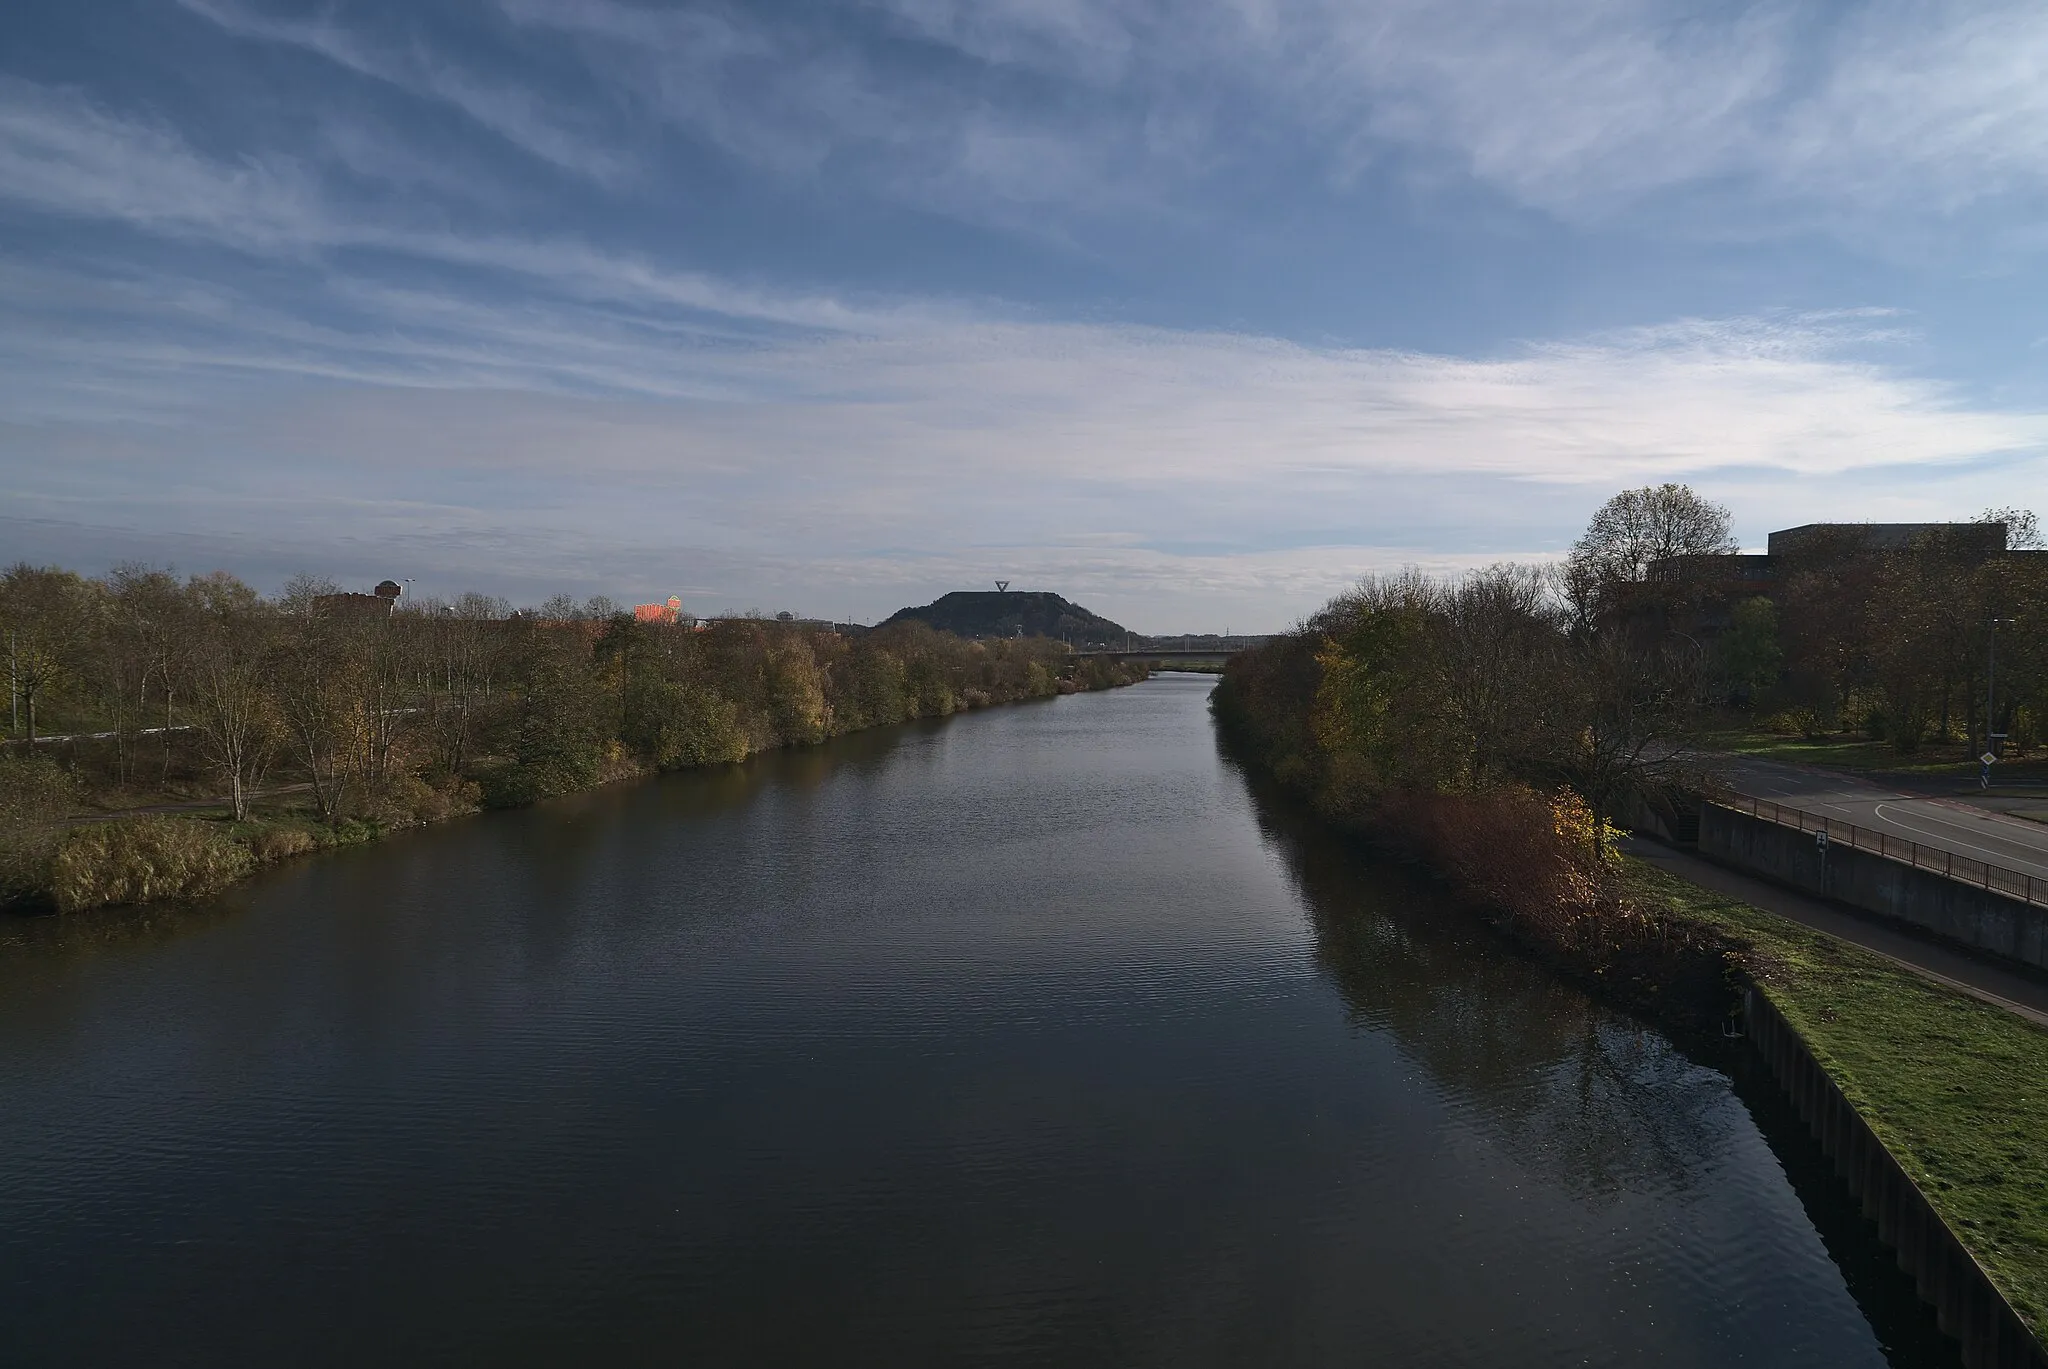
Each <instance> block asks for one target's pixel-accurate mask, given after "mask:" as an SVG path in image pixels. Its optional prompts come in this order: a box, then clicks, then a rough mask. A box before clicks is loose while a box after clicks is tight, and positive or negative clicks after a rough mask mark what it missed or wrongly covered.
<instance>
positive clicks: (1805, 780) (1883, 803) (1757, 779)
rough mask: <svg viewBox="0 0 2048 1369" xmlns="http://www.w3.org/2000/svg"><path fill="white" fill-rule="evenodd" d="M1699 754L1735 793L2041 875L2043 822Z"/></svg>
mask: <svg viewBox="0 0 2048 1369" xmlns="http://www.w3.org/2000/svg"><path fill="white" fill-rule="evenodd" d="M1705 759H1708V760H1710V761H1711V762H1712V763H1713V764H1714V765H1715V766H1716V767H1717V768H1718V769H1720V770H1721V772H1722V773H1723V775H1724V776H1725V777H1726V779H1727V782H1728V786H1729V788H1731V789H1733V790H1735V791H1736V792H1737V793H1740V794H1748V795H1751V796H1753V797H1755V798H1760V799H1770V800H1772V801H1774V802H1777V803H1782V804H1785V805H1787V806H1788V807H1792V808H1803V809H1805V810H1806V811H1807V812H1809V813H1820V814H1823V815H1825V816H1827V817H1831V818H1835V819H1838V820H1840V821H1842V822H1850V823H1854V824H1855V825H1856V826H1858V827H1867V828H1870V829H1871V830H1872V831H1878V832H1883V833H1885V834H1886V835H1887V836H1894V837H1904V838H1905V839H1906V840H1908V841H1917V842H1919V843H1920V844H1921V845H1922V846H1931V847H1934V848H1935V849H1937V850H1942V851H1952V852H1954V853H1955V854H1956V855H1959V856H1968V857H1969V858H1970V859H1971V860H1982V861H1989V862H1990V863H1991V864H1993V865H2003V866H2004V867H2005V868H2007V869H2008V870H2018V871H2020V872H2021V873H2023V874H2029V875H2033V876H2035V877H2036V878H2041V879H2048V824H2043V823H2038V822H2030V821H2028V820H2027V819H2025V818H2013V817H2007V816H2005V815H2004V814H2002V813H1994V812H1989V811H1986V810H1985V809H1982V808H1978V807H1974V806H1972V805H1970V804H1966V803H1961V802H1958V801H1957V800H1954V799H1947V798H1938V797H1932V796H1929V795H1926V794H1909V793H1906V792H1904V791H1902V790H1899V789H1894V788H1890V787H1887V786H1885V785H1883V784H1878V783H1873V782H1871V781H1869V780H1862V779H1857V778H1855V777H1854V776H1851V775H1845V774H1843V773H1841V772H1840V771H1837V770H1818V769H1814V768H1813V767H1811V766H1804V765H1787V764H1784V763H1783V762H1780V761H1766V760H1758V759H1756V758H1754V757H1751V756H1729V755H1714V756H1711V757H1707V758H1705Z"/></svg>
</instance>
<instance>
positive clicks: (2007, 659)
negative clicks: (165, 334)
mask: <svg viewBox="0 0 2048 1369" xmlns="http://www.w3.org/2000/svg"><path fill="white" fill-rule="evenodd" d="M1979 521H1980V523H1981V522H2000V523H2004V524H2006V525H2007V540H2008V542H2009V543H2014V544H2017V545H2019V546H2022V547H2024V546H2027V545H2029V544H2031V543H2032V542H2033V541H2034V540H2035V526H2034V520H2033V517H2032V515H2030V514H2027V513H2025V512H2023V511H2013V510H2005V511H1993V512H1990V513H1987V514H1986V515H1985V516H1984V518H1983V519H1981V520H1979ZM1729 528H1730V518H1729V513H1728V511H1727V510H1726V509H1725V508H1722V507H1720V506H1718V505H1715V504H1713V503H1712V502H1710V501H1708V500H1705V499H1703V498H1701V497H1700V496H1698V495H1697V494H1696V493H1695V492H1693V491H1692V490H1690V489H1688V488H1686V487H1684V486H1680V485H1665V486H1660V487H1650V488H1644V489H1639V490H1630V491H1625V492H1623V493H1622V494H1619V495H1617V496H1615V497H1614V498H1613V499H1611V500H1609V501H1608V502H1607V504H1605V505H1604V506H1603V507H1602V508H1601V509H1600V510H1599V511H1598V512H1597V513H1596V514H1595V516H1594V518H1593V519H1592V521H1591V523H1590V524H1589V526H1588V527H1587V530H1586V532H1585V534H1584V536H1582V537H1581V538H1580V539H1579V540H1578V542H1577V543H1576V544H1575V545H1574V547H1573V550H1572V553H1571V555H1570V556H1569V557H1568V558H1567V559H1566V560H1565V561H1564V562H1562V563H1561V564H1556V565H1549V566H1529V565H1510V564H1504V565H1496V566H1493V567H1490V568H1488V569H1485V570H1481V571H1477V572H1474V573H1473V574H1470V575H1467V576H1465V577H1462V578H1459V579H1444V578H1437V577H1431V576H1426V575H1423V574H1420V573H1418V572H1414V571H1410V572H1406V573H1403V574H1397V575H1391V576H1377V577H1372V578H1368V579H1367V580H1365V581H1363V582H1362V583H1361V584H1359V585H1358V586H1357V587H1356V588H1354V589H1352V590H1350V591H1348V592H1347V593H1344V594H1342V595H1339V596H1338V597H1337V598H1335V599H1334V600H1332V601H1331V602H1330V603H1329V604H1327V605H1326V606H1324V607H1323V608H1322V609H1321V610H1320V611H1318V612H1317V613H1316V614H1314V615H1313V616H1311V617H1310V618H1309V619H1307V620H1306V621H1305V622H1304V623H1302V624H1301V625H1300V626H1299V627H1297V628H1296V629H1295V630H1294V631H1292V632H1289V633H1286V634H1283V635H1281V636H1280V637H1277V638H1275V639H1273V640H1272V641H1271V642H1269V643H1268V644H1267V645H1265V646H1264V647H1262V648H1259V649H1257V650H1254V651H1250V652H1247V653H1243V654H1241V655H1239V656H1237V657H1235V658H1233V659H1232V661H1231V662H1230V664H1229V665H1228V667H1226V670H1225V674H1224V679H1223V682H1222V684H1221V686H1220V687H1219V689H1218V691H1217V696H1216V709H1217V712H1218V714H1219V717H1220V718H1221V719H1222V720H1223V721H1224V723H1225V724H1226V726H1227V728H1228V729H1229V731H1230V732H1231V734H1232V735H1233V736H1234V737H1236V738H1237V739H1238V741H1239V743H1240V744H1241V745H1244V746H1246V747H1248V748H1249V750H1250V751H1251V752H1252V754H1253V755H1254V756H1255V757H1256V758H1257V759H1258V760H1259V761H1260V762H1261V763H1263V764H1264V765H1266V766H1268V767H1270V768H1271V769H1272V770H1273V771H1274V772H1275V773H1276V774H1278V776H1279V777H1280V778H1281V779H1282V780H1284V781H1286V782H1288V783H1289V784H1290V785H1291V786H1293V787H1294V788H1296V789H1298V790H1301V791H1303V792H1305V793H1307V794H1309V795H1310V796H1311V797H1312V798H1313V800H1314V802H1315V803H1316V804H1317V805H1318V806H1319V807H1320V808H1321V809H1322V810H1323V811H1324V812H1325V813H1326V814H1328V815H1330V816H1332V817H1335V818H1337V819H1339V820H1340V821H1345V822H1351V823H1355V824H1358V825H1362V826H1366V827H1369V828H1372V829H1374V830H1377V831H1380V832H1386V833H1393V834H1395V835H1397V836H1398V837H1399V838H1400V839H1402V840H1405V841H1407V842H1410V843H1411V844H1413V845H1415V846H1417V847H1419V848H1420V849H1421V851H1422V853H1423V854H1424V855H1425V856H1426V857H1428V858H1429V859H1431V860H1432V862H1433V863H1435V864H1437V865H1438V866H1439V867H1455V868H1457V869H1459V870H1462V871H1463V874H1462V875H1461V876H1460V877H1459V878H1460V879H1461V881H1462V882H1464V883H1465V884H1467V885H1468V887H1470V888H1473V889H1474V890H1481V891H1484V894H1483V896H1484V897H1485V898H1486V899H1487V900H1488V901H1490V902H1494V903H1496V904H1497V905H1504V906H1512V907H1514V908H1519V909H1521V910H1522V915H1523V916H1525V917H1527V918H1530V919H1538V920H1540V919H1542V918H1547V917H1551V916H1555V915H1559V914H1557V912H1556V910H1557V909H1558V908H1559V907H1566V908H1570V907H1576V908H1578V909H1579V910H1580V912H1581V913H1584V912H1585V911H1586V910H1588V909H1591V908H1594V907H1596V906H1601V905H1602V898H1603V897H1606V896H1604V895H1601V894H1600V893H1599V892H1598V891H1599V889H1600V888H1601V887H1602V880H1603V878H1604V876H1603V873H1602V872H1603V870H1605V869H1607V868H1609V866H1610V865H1611V860H1610V859H1609V854H1608V853H1607V851H1606V847H1607V846H1608V845H1611V843H1609V842H1608V840H1607V838H1606V837H1604V836H1603V835H1602V833H1603V831H1606V830H1607V829H1605V828H1604V826H1603V824H1604V823H1605V822H1606V821H1607V820H1609V819H1615V818H1620V817H1624V816H1626V815H1629V814H1630V813H1631V812H1632V811H1633V806H1634V805H1637V804H1641V803H1649V804H1651V805H1652V806H1659V805H1660V804H1662V803H1663V802H1665V801H1667V800H1668V797H1669V795H1670V794H1671V793H1673V792H1674V791H1677V790H1682V789H1687V788H1694V787H1699V786H1701V785H1704V784H1706V783H1708V782H1709V781H1708V777H1707V776H1706V775H1704V774H1703V773H1701V772H1702V763H1701V762H1700V760H1699V759H1697V756H1698V753H1697V752H1696V751H1695V750H1693V749H1692V747H1691V745H1690V744H1693V743H1697V742H1699V741H1700V740H1702V738H1703V736H1704V735H1705V734H1707V733H1709V732H1710V731H1711V730H1714V729H1719V728H1726V727H1731V726H1734V727H1757V726H1778V727H1786V726H1789V727H1792V728H1793V729H1795V730H1799V731H1803V732H1806V733H1807V734H1809V735H1821V734H1825V733H1833V732H1836V731H1840V730H1854V731H1856V732H1857V733H1859V734H1860V735H1865V736H1869V737H1872V738H1878V739H1882V740H1884V741H1886V742H1888V743H1889V744H1890V745H1891V746H1893V747H1895V748H1896V749H1898V750H1899V751H1901V752H1912V751H1916V750H1920V749H1922V748H1924V747H1927V746H1931V745H1945V746H1948V747H1950V748H1952V754H1953V755H1955V756H1956V757H1957V758H1958V759H1961V758H1962V757H1963V756H1965V755H1969V754H1973V752H1974V749H1975V748H1978V747H1981V746H1982V745H1984V741H1985V734H1986V732H1987V730H1988V731H1990V732H2003V733H2007V734H2009V739H2008V740H2009V745H2010V747H2011V748H2012V749H2023V748H2027V747H2032V746H2034V745H2037V744H2038V742H2039V740H2040V727H2041V724H2042V722H2043V720H2044V704H2048V699H2044V696H2043V694H2042V689H2043V686H2044V678H2048V677H2044V670H2043V667H2044V665H2048V556H2011V555H1991V554H1986V553H1985V551H1984V547H1985V545H1986V542H1987V538H1988V536H1989V532H1988V530H1986V529H1983V528H1978V529H1974V530H1973V529H1971V528H1969V527H1968V526H1967V525H1965V526H1963V527H1958V528H1952V529H1946V530H1944V529H1936V530H1934V531H1932V532H1930V533H1929V534H1927V535H1926V536H1924V537H1922V538H1920V539H1918V540H1917V541H1915V542H1913V543H1912V544H1910V545H1906V546H1894V547H1886V546H1883V545H1879V544H1878V543H1877V541H1876V539H1874V538H1871V537H1869V536H1867V535H1865V534H1862V533H1860V532H1859V531H1858V530H1857V529H1856V528H1854V527H1844V528H1842V529H1840V530H1837V531H1833V532H1828V533H1825V534H1822V535H1817V536H1815V537H1813V538H1811V539H1809V540H1808V541H1806V542H1805V543H1803V544H1802V545H1801V546H1800V548H1799V550H1798V551H1797V553H1796V554H1788V555H1786V556H1783V557H1773V558H1772V560H1771V563H1770V565H1769V567H1768V570H1767V571H1764V572H1760V573H1765V574H1766V575H1767V579H1766V581H1765V582H1763V589H1762V591H1761V592H1755V593H1751V592H1748V591H1747V590H1745V589H1743V588H1742V587H1743V586H1745V585H1750V584H1752V583H1753V582H1752V581H1750V580H1747V579H1745V578H1744V577H1745V575H1748V574H1750V573H1751V571H1750V570H1748V569H1745V567H1746V566H1750V565H1753V563H1746V562H1736V561H1733V560H1731V559H1729V558H1730V557H1731V556H1732V555H1733V554H1734V553H1735V550H1736V545H1735V542H1734V541H1733V539H1732V538H1731V536H1730V535H1729ZM1993 631H1996V632H1997V634H1998V637H1997V650H1998V661H1999V665H1998V686H1997V694H1996V698H1995V703H1994V704H1993V706H1992V707H1993V711H1992V712H1991V713H1990V715H1989V719H1990V720H1989V722H1987V711H1986V695H1987V688H1986V686H1987V681H1986V670H1987V658H1988V655H1989V649H1990V646H1991V633H1992V632H1993ZM1788 720H1789V721H1788ZM1560 891H1563V892H1562V893H1561V892H1560ZM1560 900H1561V901H1560ZM1606 906H1608V907H1609V908H1610V911H1611V910H1612V908H1613V907H1614V906H1618V905H1615V904H1614V903H1613V900H1612V899H1611V898H1608V899H1607V905H1606Z"/></svg>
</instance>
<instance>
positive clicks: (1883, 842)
mask: <svg viewBox="0 0 2048 1369" xmlns="http://www.w3.org/2000/svg"><path fill="white" fill-rule="evenodd" d="M1709 802H1711V803H1716V804H1719V805H1720V806H1721V807H1723V808H1727V809H1730V810H1732V811H1734V812H1737V813H1747V814H1749V815H1750V816H1751V817H1753V818H1761V819H1763V820H1764V821H1765V822H1773V823H1776V824H1777V825H1778V826H1780V827H1792V828H1796V829H1797V830H1799V831H1801V832H1813V833H1815V834H1818V833H1821V832H1826V833H1827V834H1828V842H1829V844H1831V845H1832V844H1833V843H1835V842H1840V843H1842V844H1843V845H1844V846H1848V847H1850V848H1851V849H1853V850H1857V851H1868V852H1870V853H1871V854H1872V855H1876V856H1882V857H1884V858H1885V859H1886V860H1896V861H1898V862H1900V863H1901V864H1905V865H1911V866H1913V867H1915V868H1916V869H1921V870H1931V871H1933V872H1934V873H1935V874H1938V875H1942V876H1944V877H1946V878H1948V879H1953V880H1958V881H1960V882H1962V883H1964V884H1974V885H1976V886H1977V887H1978V888H1980V889H1988V890H1990V891H1991V892H1992V893H1995V894H2004V895H2005V896H2006V897H2007V898H2014V899H2018V900H2019V901H2020V902H2022V903H2032V904H2036V905H2038V906H2040V907H2044V908H2048V879H2043V878H2041V877H2040V876H2038V875H2029V874H2026V873H2024V872H2022V871H2019V870H2009V869H2007V868H2006V867H2005V866H2003V865H1993V864H1991V863H1989V862H1988V861H1982V860H1971V859H1970V858H1969V857H1968V856H1959V855H1957V854H1956V853H1955V852H1953V851H1946V850H1943V849H1942V848H1941V847H1938V846H1922V845H1921V844H1920V843H1919V842H1917V841H1909V840H1907V839H1906V838H1905V837H1895V836H1892V835H1891V834H1890V833H1887V832H1876V831H1872V830H1871V829H1870V828H1868V827H1858V826H1857V825H1856V824H1855V823H1853V822H1843V821H1842V820H1841V819H1839V818H1830V817H1826V816H1824V815H1822V814H1820V813H1809V812H1807V811H1805V810H1804V809H1801V808H1788V807H1786V806H1785V805H1784V804H1782V803H1772V802H1771V801H1770V800H1769V799H1758V798H1751V797H1750V796H1749V795H1747V794H1729V795H1726V796H1724V797H1722V798H1718V799H1711V800H1709Z"/></svg>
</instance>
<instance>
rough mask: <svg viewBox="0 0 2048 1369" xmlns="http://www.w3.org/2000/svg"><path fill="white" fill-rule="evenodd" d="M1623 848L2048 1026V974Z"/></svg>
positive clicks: (1749, 881)
mask: <svg viewBox="0 0 2048 1369" xmlns="http://www.w3.org/2000/svg"><path fill="white" fill-rule="evenodd" d="M1622 849H1623V850H1625V851H1627V852H1628V853H1629V854H1630V855H1632V856H1637V857H1640V858H1641V859H1643V860H1645V861H1648V862H1649V863H1650V864H1652V865H1655V866H1656V867H1657V868H1659V869H1660V870H1664V871H1667V872H1668V873H1670V874H1674V875H1676V876H1678V877H1679V878H1680V879H1683V880H1686V881H1688V882H1689V883H1692V884H1697V885H1699V886H1700V887H1701V888H1702V889H1711V890H1713V891H1714V892H1715V893H1717V894H1726V895H1727V896H1728V897H1730V898H1738V899H1741V900H1742V901H1743V902H1744V903H1747V904H1749V905H1751V906H1752V907H1756V908H1762V909H1763V910H1764V911H1765V912H1768V913H1776V914H1777V915H1778V916H1779V917H1782V918H1787V919H1789V920H1791V921H1793V922H1797V923H1799V924H1801V925H1802V926H1806V927H1811V928H1813V929H1814V930H1816V931H1821V932H1826V933H1828V934H1829V935H1830V936H1836V937H1840V938H1841V939H1842V940H1844V941H1847V942H1851V943H1853V944H1855V945H1858V946H1861V947H1863V948H1864V949H1865V950H1870V951H1875V952H1877V953H1878V954H1879V955H1881V956H1884V957H1885V958H1886V959H1887V960H1891V961H1895V962H1897V963H1898V964H1900V965H1903V966H1905V967H1906V968H1907V969H1909V970H1912V971H1914V972H1915V973H1916V974H1920V975H1924V976H1926V977H1927V978H1928V979H1931V980H1933V981H1935V982H1936V983H1938V984H1945V985H1947V986H1948V987H1949V988H1952V989H1956V990H1959V991H1961V992H1963V993H1966V994H1969V995H1970V996H1971V997H1973V998H1980V999H1982V1000H1984V1001H1985V1002H1986V1003H1992V1004H1996V1005H1997V1006H1998V1007H2001V1008H2004V1009H2006V1010H2007V1011H2009V1012H2013V1013H2017V1014H2018V1015H2019V1016H2021V1017H2024V1018H2026V1019H2027V1020H2028V1021H2029V1022H2032V1023H2033V1024H2034V1025H2035V1026H2038V1027H2048V976H2040V977H2036V976H2034V975H2031V974H2029V973H2027V972H2026V971H2024V970H2009V969H2006V968H2004V967H2003V966H2000V965H1995V964H1992V963H1991V962H1989V961H1986V960H1980V959H1978V958H1977V957H1976V956H1973V955H1969V954H1966V953H1965V952H1962V951H1958V950H1951V949H1950V948H1948V947H1946V946H1943V945H1939V944H1937V943H1935V942H1932V941H1926V940H1923V939H1921V938H1920V937H1916V936H1912V935H1910V934H1908V933H1906V932H1903V931H1899V930H1898V929H1896V928H1894V927H1892V926H1891V925H1890V924H1888V923H1885V922H1880V921H1877V920H1875V919H1874V918H1872V917H1870V916H1868V915H1866V914H1859V913H1853V912H1850V911H1848V910H1847V909H1845V908H1842V907H1840V906H1838V905H1836V904H1833V903H1828V902H1825V901H1824V900H1821V899H1817V898H1811V897H1808V896H1807V895H1805V894H1800V893H1794V892H1793V891H1791V890H1789V889H1783V888H1780V887H1779V886H1777V885H1775V884H1771V883H1769V882H1767V881H1765V880H1762V879H1758V878H1757V877H1755V876H1754V875H1745V874H1741V873H1739V872H1737V871H1734V870H1730V869H1728V868H1726V867H1725V866H1721V865H1716V864H1715V863H1714V862H1713V861H1710V860H1708V859H1706V858H1705V857H1704V856H1696V855H1693V854H1692V853H1691V852H1689V851H1678V850H1673V849H1672V848H1671V847H1669V846H1663V845H1660V844H1658V843H1657V842H1654V841H1649V840H1647V839H1645V838H1642V837H1629V838H1627V839H1626V840H1625V841H1624V842H1623V843H1622Z"/></svg>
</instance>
